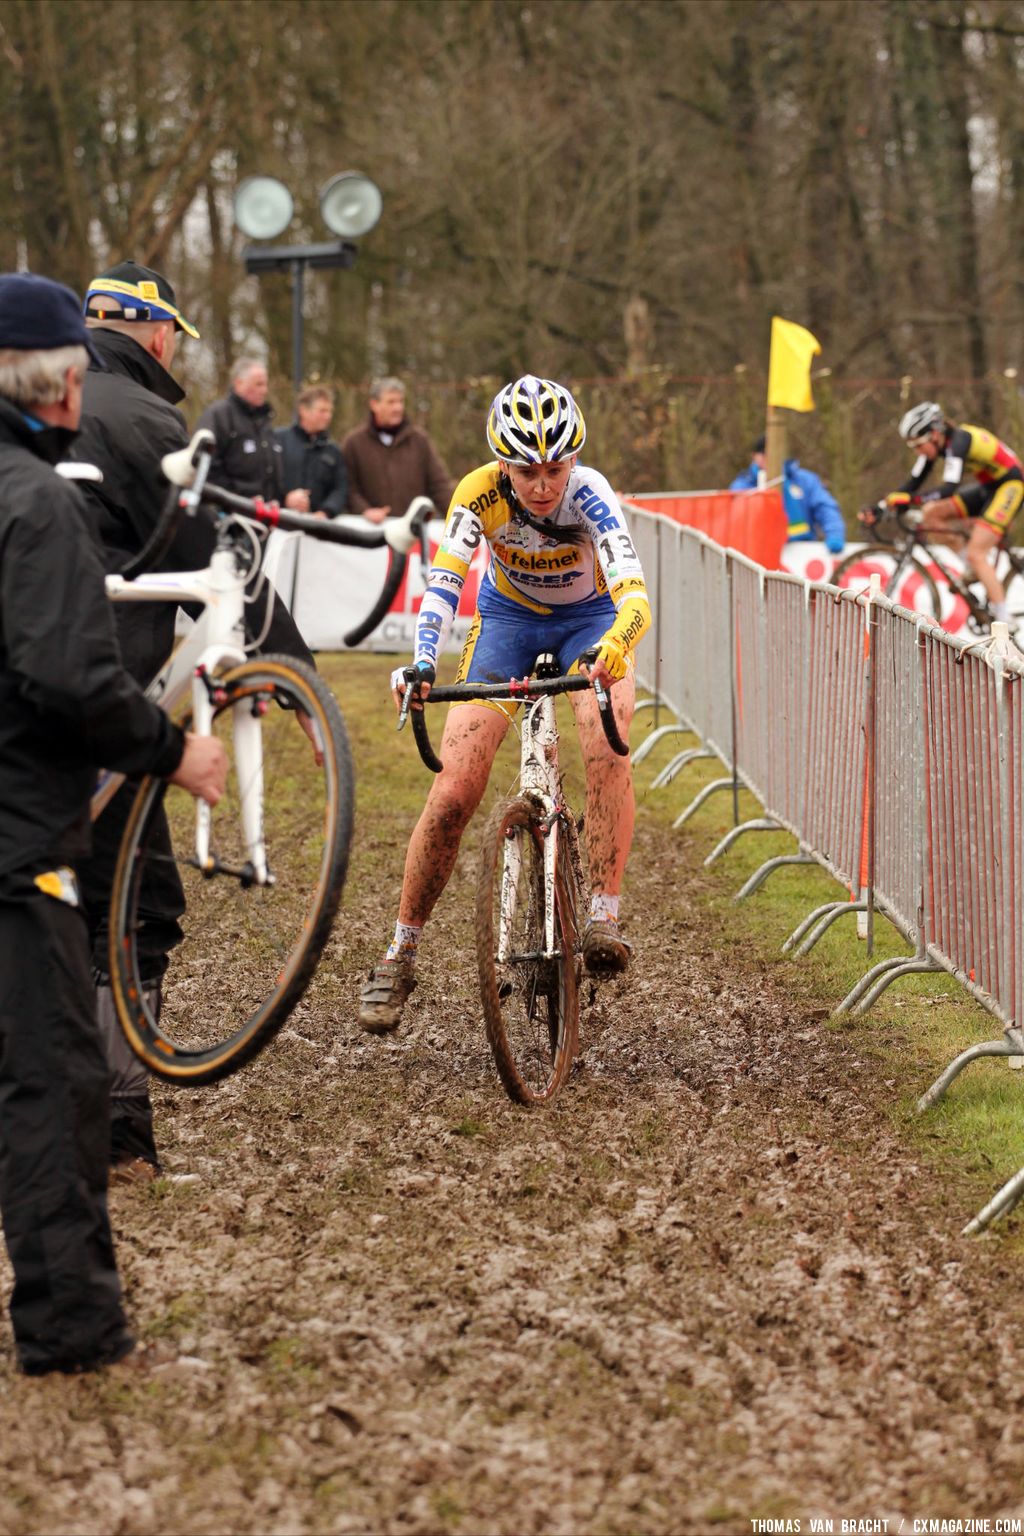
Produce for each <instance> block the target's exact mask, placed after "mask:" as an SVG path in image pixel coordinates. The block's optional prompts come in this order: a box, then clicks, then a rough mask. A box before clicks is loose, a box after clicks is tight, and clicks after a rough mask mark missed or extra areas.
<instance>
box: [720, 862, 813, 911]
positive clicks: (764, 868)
mask: <svg viewBox="0 0 1024 1536" xmlns="http://www.w3.org/2000/svg"><path fill="white" fill-rule="evenodd" d="M814 862H815V861H814V859H812V858H811V856H810V854H807V853H781V854H779V856H778V857H777V858H774V859H768V860H766V862H765V863H764V864H761V865H759V867H758V868H757V869H755V870H754V873H753V874H752V875H750V876H748V878H747V879H746V880H744V882H743V884H742V885H741V886H740V888H739V890H738V891H737V892H736V895H735V896H734V897H733V901H745V900H746V898H747V897H748V896H753V894H754V892H755V891H756V890H758V889H759V888H760V887H761V886H762V885H763V884H764V882H765V881H766V880H767V879H768V876H769V875H770V874H771V873H772V871H773V870H776V869H781V868H782V866H783V865H784V864H813V863H814Z"/></svg>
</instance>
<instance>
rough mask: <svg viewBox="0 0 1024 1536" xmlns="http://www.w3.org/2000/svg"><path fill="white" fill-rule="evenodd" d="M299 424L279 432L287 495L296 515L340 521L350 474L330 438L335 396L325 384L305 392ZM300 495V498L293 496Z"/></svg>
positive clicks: (297, 404)
mask: <svg viewBox="0 0 1024 1536" xmlns="http://www.w3.org/2000/svg"><path fill="white" fill-rule="evenodd" d="M295 415H296V418H297V419H296V420H295V422H294V423H293V424H292V425H291V426H290V427H281V428H279V430H278V432H277V438H278V441H279V442H280V444H281V448H282V450H283V458H284V465H283V470H284V492H285V495H286V496H287V497H288V503H287V504H288V506H290V507H294V508H295V511H296V512H316V513H322V514H323V515H324V516H325V517H337V516H338V514H339V513H340V512H344V510H345V504H346V501H347V498H348V471H347V470H346V468H345V459H344V457H343V455H342V452H341V449H340V448H339V447H338V445H337V443H332V442H331V440H330V438H329V437H328V436H327V429H328V427H329V426H330V424H331V417H332V416H333V415H334V393H333V391H332V390H329V389H327V388H325V386H324V385H323V384H312V385H310V386H309V388H308V389H304V390H303V391H302V393H301V394H300V395H299V396H298V398H297V400H296V402H295ZM292 492H298V493H299V496H298V497H295V496H292V495H291V493H292Z"/></svg>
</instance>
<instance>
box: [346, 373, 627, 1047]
mask: <svg viewBox="0 0 1024 1536" xmlns="http://www.w3.org/2000/svg"><path fill="white" fill-rule="evenodd" d="M586 430H587V429H586V425H585V423H584V420H583V415H582V412H581V411H580V409H579V407H578V406H577V404H576V402H575V400H574V399H573V397H572V395H571V394H570V393H569V391H568V390H567V389H566V388H565V387H564V386H563V385H561V384H556V383H554V382H553V381H552V380H550V379H540V378H535V377H534V376H533V375H532V374H527V375H525V376H524V377H523V378H521V379H517V380H516V381H515V382H514V383H511V384H507V385H506V386H505V388H504V389H502V390H500V391H499V392H498V394H497V395H496V396H495V398H494V402H493V404H492V406H491V409H490V412H489V414H488V418H487V442H488V446H489V447H490V449H491V451H492V453H493V454H494V456H495V457H494V461H492V462H491V463H488V464H485V465H483V466H482V467H481V468H480V469H475V470H473V472H472V473H471V474H469V475H467V476H466V477H465V479H464V480H462V481H461V483H460V484H459V485H458V486H457V487H456V489H455V494H454V496H453V497H452V503H451V507H450V508H449V511H448V518H447V522H446V524H445V530H444V536H443V539H442V542H441V546H440V548H439V550H438V552H437V556H436V558H435V560H434V563H433V566H432V568H431V572H430V580H429V583H428V586H427V591H426V594H425V595H424V598H423V603H422V606H421V609H420V615H419V621H418V625H417V630H416V648H415V654H414V658H413V667H412V668H411V669H409V671H413V672H414V673H415V674H416V676H417V681H419V683H420V685H421V691H422V692H423V693H424V694H426V692H427V691H428V690H429V685H430V684H431V683H432V682H433V681H434V677H435V668H436V664H437V658H438V656H439V655H440V654H441V652H442V651H443V649H444V645H445V641H446V640H447V637H448V635H449V633H450V630H451V626H452V621H453V619H454V618H455V614H456V612H457V611H458V606H459V599H460V597H461V595H462V589H463V585H464V582H465V577H466V572H467V570H468V568H469V565H470V562H471V560H472V558H473V554H474V551H475V550H476V548H477V546H478V545H479V543H480V541H481V539H485V540H486V541H487V547H488V552H489V556H490V558H489V562H488V566H487V572H486V575H485V576H484V578H483V580H482V582H481V584H480V595H479V600H478V605H477V612H476V615H475V617H474V619H473V623H472V625H471V627H470V630H469V633H468V635H467V637H466V644H465V647H464V649H463V652H462V658H461V660H460V662H459V669H458V677H457V680H458V681H459V682H494V681H507V680H508V679H509V678H511V677H525V676H527V675H529V673H530V672H531V671H532V669H533V665H534V662H535V661H536V659H537V656H538V655H539V654H540V653H541V652H544V651H551V652H553V653H554V655H555V657H556V659H557V661H558V666H559V670H560V671H562V672H568V671H569V670H570V668H571V667H573V666H574V665H576V664H577V663H578V658H579V657H580V655H581V654H582V653H583V652H584V651H587V650H589V649H591V648H593V647H594V646H596V647H597V656H596V660H595V661H594V662H593V663H592V664H591V665H590V666H589V667H587V666H582V665H581V666H580V670H581V671H583V672H584V673H585V674H586V675H588V676H593V677H596V678H598V679H599V681H600V682H601V683H602V684H603V685H604V686H605V687H608V688H611V686H612V684H615V690H614V693H613V695H612V698H613V702H614V708H615V718H616V721H617V723H618V726H619V730H620V733H621V734H622V735H623V737H625V735H626V733H627V732H628V729H629V722H630V720H631V718H632V715H633V705H634V698H635V685H634V677H633V664H632V658H631V655H630V652H631V651H632V649H633V647H634V646H635V645H636V643H637V641H638V640H639V639H640V637H641V636H642V635H643V634H644V632H645V631H646V629H647V628H648V626H649V624H650V621H651V611H650V607H649V604H648V601H647V591H646V587H645V585H644V576H643V571H642V570H641V567H640V561H639V559H638V558H637V554H636V550H635V549H634V547H633V541H632V539H631V538H630V536H629V529H628V527H627V526H626V520H625V518H624V516H623V514H622V510H621V508H620V506H619V504H618V501H617V500H616V497H615V494H614V492H613V491H612V488H611V486H610V485H609V483H608V481H607V480H606V479H605V478H604V476H603V475H601V474H599V473H598V472H597V470H595V469H588V468H586V467H585V466H584V465H582V464H580V463H579V462H578V457H577V456H578V454H579V450H580V449H581V448H582V447H583V443H584V440H585V438H586ZM391 681H392V690H393V692H394V696H395V700H396V703H397V704H399V705H400V704H401V701H402V696H403V694H404V692H405V688H406V686H407V676H406V671H405V670H403V669H399V670H398V671H396V672H395V673H394V674H393V676H392V680H391ZM570 697H571V699H572V706H573V709H574V710H575V714H576V723H577V726H578V729H579V733H580V742H581V745H582V749H583V760H584V765H585V769H586V776H587V799H586V827H587V850H588V855H589V860H590V875H591V881H592V884H593V895H592V897H591V905H590V917H589V921H588V923H587V926H586V929H585V931H584V936H583V954H584V959H585V962H586V964H587V967H588V969H589V970H591V971H592V972H594V973H595V974H599V975H600V974H608V973H610V972H613V971H622V970H625V968H626V966H627V964H628V963H629V953H630V946H629V944H628V943H627V942H626V940H625V939H623V937H622V935H621V933H620V932H619V923H618V908H619V891H620V889H621V886H622V876H623V872H624V870H625V866H626V859H627V857H628V854H629V848H630V843H631V841H632V836H633V815H634V802H633V782H632V773H631V770H630V764H629V759H628V758H622V757H617V756H616V755H615V754H614V753H613V752H612V750H611V748H610V747H609V746H608V743H607V741H606V739H605V736H604V732H603V730H602V729H601V723H600V718H599V715H598V711H597V705H596V701H595V698H594V695H593V693H592V692H586V693H580V694H572V695H570ZM514 709H515V706H514V705H511V706H504V705H501V704H498V703H482V704H481V703H468V702H467V703H460V704H455V705H453V706H452V708H451V710H450V712H449V715H448V720H447V724H446V726H445V730H444V736H443V738H442V741H441V753H440V755H441V760H442V763H443V765H444V766H443V771H442V772H441V773H440V774H438V776H437V778H436V779H435V780H434V782H433V785H432V787H431V790H430V794H429V796H428V798H427V803H426V805H425V807H424V809H423V812H422V814H421V816H420V819H419V821H418V822H417V824H416V828H415V830H414V832H413V834H412V838H411V840H410V843H409V849H408V852H407V854H406V860H405V876H404V879H403V883H402V895H401V901H400V904H399V909H398V922H397V924H396V926H395V934H394V938H393V940H392V942H391V945H390V947H389V949H388V951H387V954H386V956H385V959H384V961H383V963H382V964H380V965H378V966H376V967H375V968H374V970H373V971H372V972H371V973H370V976H369V978H368V980H367V981H366V982H365V983H364V985H363V988H362V991H361V994H360V1007H359V1022H360V1024H361V1025H362V1027H363V1028H364V1029H367V1030H369V1031H371V1032H372V1033H374V1034H383V1033H386V1032H387V1031H388V1030H391V1029H394V1028H395V1026H396V1025H397V1024H398V1021H399V1019H400V1017H401V1013H402V1008H403V1006H404V1004H405V1000H406V998H407V997H408V996H409V993H410V992H411V991H412V989H413V987H414V986H415V985H416V970H415V965H416V951H417V946H418V944H419V939H420V934H421V933H422V930H423V925H424V923H425V922H426V921H427V918H428V917H429V916H430V914H431V912H432V911H433V909H434V905H435V903H436V902H437V900H438V897H439V896H440V895H441V892H442V891H443V890H444V888H445V885H446V884H447V883H448V879H449V876H450V875H451V872H452V869H453V868H454V866H455V858H456V855H457V854H458V851H459V843H460V841H461V838H462V833H463V831H464V829H465V827H466V825H467V823H468V822H469V819H470V817H471V816H472V815H473V812H474V811H475V810H476V808H477V806H478V805H479V803H480V800H481V798H482V796H483V793H484V789H485V788H486V785H487V779H488V776H489V774H490V770H491V763H492V762H493V760H494V754H495V753H496V751H497V750H498V747H499V746H500V745H501V741H502V739H503V737H504V735H505V732H506V730H507V729H508V725H509V719H510V715H511V712H512V711H514Z"/></svg>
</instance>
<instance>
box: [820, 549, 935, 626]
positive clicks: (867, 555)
mask: <svg viewBox="0 0 1024 1536" xmlns="http://www.w3.org/2000/svg"><path fill="white" fill-rule="evenodd" d="M902 555H903V550H902V549H901V548H899V547H898V546H897V545H895V544H869V545H867V546H866V547H865V548H864V549H857V550H854V551H853V553H852V554H849V555H844V556H843V558H842V560H838V561H837V562H836V565H835V569H834V570H833V572H832V575H831V576H830V577H829V583H830V585H831V586H833V587H842V586H845V585H846V583H845V582H844V581H843V577H844V576H847V575H848V574H849V572H850V571H852V570H853V569H854V568H855V567H856V566H858V565H863V564H864V563H865V561H870V562H874V563H875V564H876V565H879V566H881V568H882V570H883V571H884V572H885V573H886V576H885V581H884V582H883V583H882V591H883V592H885V593H886V595H887V596H888V597H892V596H893V594H892V592H890V590H889V588H890V585H892V584H893V576H894V574H895V567H896V562H897V561H898V560H900V559H901V558H902ZM903 569H904V572H906V571H911V570H912V571H913V572H914V573H915V575H917V576H919V577H920V580H921V589H922V592H923V593H924V596H925V603H926V606H924V607H922V609H921V611H922V612H925V613H928V614H929V616H930V617H931V618H933V619H941V617H942V599H941V598H940V597H939V589H938V587H937V585H936V583H935V578H934V577H933V576H932V573H931V571H929V570H928V568H927V566H925V565H923V564H922V562H921V561H920V560H919V559H918V558H917V556H916V555H911V556H910V557H909V559H907V560H905V561H904V562H903ZM864 585H865V586H867V582H865V583H864Z"/></svg>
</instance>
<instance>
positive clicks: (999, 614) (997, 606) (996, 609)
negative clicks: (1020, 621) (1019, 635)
mask: <svg viewBox="0 0 1024 1536" xmlns="http://www.w3.org/2000/svg"><path fill="white" fill-rule="evenodd" d="M992 612H993V613H994V614H995V616H996V618H997V619H1001V620H1002V622H1003V623H1004V624H1008V623H1009V622H1010V606H1009V604H1008V603H993V604H992Z"/></svg>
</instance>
